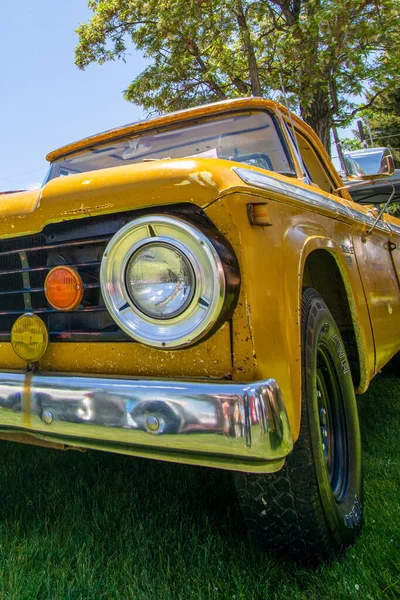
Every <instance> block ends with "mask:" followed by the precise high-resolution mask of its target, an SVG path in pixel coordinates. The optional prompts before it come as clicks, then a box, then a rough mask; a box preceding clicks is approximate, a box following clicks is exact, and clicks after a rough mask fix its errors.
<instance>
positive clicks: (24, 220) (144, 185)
mask: <svg viewBox="0 0 400 600" xmlns="http://www.w3.org/2000/svg"><path fill="white" fill-rule="evenodd" d="M234 165H235V163H232V162H230V161H224V160H219V159H208V158H199V159H192V158H184V159H176V160H175V159H174V160H162V161H154V162H145V163H138V164H134V165H125V166H122V167H114V168H109V169H101V170H98V171H89V172H86V173H81V174H78V175H70V176H68V177H59V178H56V179H52V180H51V181H49V182H48V183H47V184H46V185H45V186H44V187H43V188H42V189H41V190H33V191H28V192H20V193H15V194H7V195H4V196H1V197H0V224H1V235H0V237H10V236H12V237H14V236H18V235H25V234H32V233H38V232H40V231H41V230H42V229H43V227H45V225H47V224H49V223H56V222H59V221H66V220H69V219H77V218H84V217H88V216H94V215H97V214H103V213H114V212H120V211H124V210H132V209H135V208H146V207H149V206H155V205H156V206H162V205H166V204H177V203H182V202H185V203H192V204H196V205H197V206H199V207H200V208H205V207H206V206H208V205H209V204H210V203H212V202H214V201H215V200H216V199H217V198H218V197H219V196H220V195H221V194H222V193H223V192H226V191H227V190H228V189H232V188H238V187H243V186H245V184H244V183H243V182H242V180H241V179H240V178H239V177H238V176H237V175H236V173H235V172H234V171H233V170H232V167H233V166H234ZM236 166H237V165H236Z"/></svg>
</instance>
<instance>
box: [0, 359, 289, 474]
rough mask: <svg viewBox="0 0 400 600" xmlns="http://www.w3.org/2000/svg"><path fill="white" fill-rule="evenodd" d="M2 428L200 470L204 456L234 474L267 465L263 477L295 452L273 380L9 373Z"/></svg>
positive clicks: (3, 376)
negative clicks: (180, 460) (182, 460)
mask: <svg viewBox="0 0 400 600" xmlns="http://www.w3.org/2000/svg"><path fill="white" fill-rule="evenodd" d="M0 429H1V430H3V431H4V430H8V431H9V430H14V431H15V430H19V431H24V432H25V433H31V434H37V435H41V436H43V435H44V436H46V435H47V436H48V437H47V439H53V440H54V439H55V438H57V439H58V441H59V442H61V443H62V442H63V441H65V440H70V439H75V440H83V441H84V442H85V444H84V445H86V446H89V447H90V446H91V444H92V447H96V448H98V447H99V445H100V448H101V447H102V446H103V449H105V450H107V449H109V448H108V447H107V446H109V445H110V444H114V445H120V446H123V447H125V448H126V449H127V450H128V451H127V452H126V453H130V454H132V453H133V454H134V453H135V452H134V449H135V447H136V448H138V449H139V450H140V448H142V449H143V448H144V449H147V450H150V451H151V453H153V454H154V457H155V458H159V456H158V454H159V453H160V452H161V453H162V452H168V453H169V455H170V458H169V460H172V461H174V460H175V458H174V455H175V454H180V455H184V456H186V457H187V456H189V460H187V462H192V463H193V464H196V462H198V461H197V459H196V456H197V455H198V456H199V458H201V457H202V464H205V463H207V457H210V459H211V458H213V457H219V458H220V459H221V462H222V463H223V467H224V468H225V466H226V468H229V469H235V468H238V467H237V466H236V465H235V461H237V462H239V463H243V462H245V463H248V464H249V466H251V465H252V464H258V465H262V464H264V465H266V467H265V468H262V469H261V470H262V471H264V472H267V471H268V470H271V469H268V463H269V462H270V461H272V462H273V461H275V462H277V461H278V462H279V461H281V462H282V459H283V458H284V457H285V456H286V455H287V454H288V453H289V452H290V451H291V449H292V437H291V433H290V426H289V422H288V418H287V413H286V409H285V406H284V402H283V399H282V395H281V392H280V389H279V386H278V384H277V382H276V381H275V380H274V379H268V380H266V381H259V382H256V383H232V382H223V381H216V382H212V383H211V382H187V381H178V380H177V381H170V380H158V381H156V380H147V379H134V378H124V379H121V378H116V377H115V378H111V377H105V376H96V377H92V376H90V375H83V376H77V375H71V374H66V373H64V374H59V373H57V374H51V373H38V374H33V375H32V374H31V373H28V374H23V373H17V372H11V371H10V372H2V373H0ZM45 439H46V437H45ZM75 443H76V442H75ZM78 445H79V444H78ZM118 451H120V452H123V450H118ZM190 455H192V456H191V458H190ZM204 459H206V460H204ZM225 461H226V465H225V464H224V462H225ZM239 468H240V467H239ZM242 470H243V468H242ZM274 470H276V469H274Z"/></svg>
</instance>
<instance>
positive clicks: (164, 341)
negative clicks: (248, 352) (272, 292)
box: [100, 214, 239, 348]
mask: <svg viewBox="0 0 400 600" xmlns="http://www.w3.org/2000/svg"><path fill="white" fill-rule="evenodd" d="M222 257H223V258H222ZM236 265H237V262H236V258H235V256H234V254H233V251H232V250H231V249H230V248H229V247H228V244H223V243H222V242H221V241H220V240H217V239H216V237H215V232H209V234H208V235H207V234H206V233H205V232H204V231H203V230H201V229H199V228H197V227H196V226H195V225H192V224H191V223H188V222H187V221H184V220H183V219H180V218H178V217H170V216H167V215H153V214H152V215H147V216H144V217H139V218H137V219H135V220H134V221H131V222H130V223H128V224H127V225H125V226H124V227H122V229H120V230H119V231H118V232H117V233H116V234H115V235H114V237H113V238H112V239H111V240H110V242H109V244H108V246H107V248H106V250H105V252H104V255H103V259H102V262H101V270H100V282H101V291H102V295H103V298H104V302H105V305H106V307H107V309H108V311H109V313H110V315H111V317H112V318H113V319H114V321H115V322H116V323H117V325H118V326H119V327H120V328H121V329H122V330H123V331H125V333H127V334H128V335H129V336H130V337H132V338H134V339H135V340H137V341H139V342H142V343H144V344H147V345H149V346H153V347H155V348H181V347H183V346H187V345H189V344H193V343H194V342H196V341H198V340H200V339H201V338H202V337H204V336H205V335H207V334H209V333H211V332H212V331H213V330H214V328H215V327H217V326H218V323H219V322H220V320H221V319H223V318H229V314H230V311H231V310H232V307H233V305H234V302H235V300H236V297H237V294H236V290H237V288H238V282H239V276H238V269H237V267H236ZM226 273H228V274H229V281H227V280H226ZM232 274H233V276H232ZM232 280H235V281H236V283H235V284H234V285H232V284H231V281H232Z"/></svg>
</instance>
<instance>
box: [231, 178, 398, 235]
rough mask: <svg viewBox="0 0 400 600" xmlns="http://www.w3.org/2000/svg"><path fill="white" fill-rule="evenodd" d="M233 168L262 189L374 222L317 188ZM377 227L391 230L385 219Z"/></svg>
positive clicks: (387, 230) (251, 183) (352, 217)
mask: <svg viewBox="0 0 400 600" xmlns="http://www.w3.org/2000/svg"><path fill="white" fill-rule="evenodd" d="M232 169H233V171H235V173H236V174H237V175H238V176H239V177H240V179H241V180H242V181H244V182H245V183H247V184H249V185H254V186H255V187H258V188H261V189H265V190H270V191H272V192H275V193H280V194H283V195H284V196H288V197H289V198H293V199H294V200H299V201H300V202H305V203H307V204H311V205H312V206H315V207H318V208H324V209H325V210H328V211H330V212H331V213H333V215H334V216H338V215H340V216H344V217H347V218H348V219H352V220H353V221H358V222H359V223H362V224H366V225H373V224H374V221H375V219H373V218H372V217H369V216H368V215H365V214H364V213H362V212H360V211H358V210H357V209H356V208H352V207H350V206H346V205H344V204H341V203H340V202H336V201H335V200H333V199H331V198H328V197H327V196H325V195H324V194H320V193H319V192H317V191H316V190H306V189H304V188H303V187H300V186H298V185H296V184H295V183H289V182H286V181H281V180H280V179H276V178H275V177H273V176H271V175H267V174H264V173H257V172H256V171H251V170H250V169H243V168H241V167H232ZM377 229H381V230H383V231H386V232H389V227H388V226H387V224H385V222H384V221H381V222H380V223H378V225H377Z"/></svg>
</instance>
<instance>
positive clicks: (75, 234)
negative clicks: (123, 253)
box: [0, 212, 137, 341]
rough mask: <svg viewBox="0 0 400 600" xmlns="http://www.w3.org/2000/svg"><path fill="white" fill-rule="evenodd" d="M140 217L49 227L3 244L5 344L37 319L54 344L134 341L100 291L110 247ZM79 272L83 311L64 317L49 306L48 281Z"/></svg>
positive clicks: (0, 279) (0, 327)
mask: <svg viewBox="0 0 400 600" xmlns="http://www.w3.org/2000/svg"><path fill="white" fill-rule="evenodd" d="M134 216H137V213H132V212H130V213H119V214H117V215H102V216H100V217H89V218H85V219H76V220H73V221H67V222H64V223H57V224H52V225H48V226H47V227H45V228H44V229H43V231H42V232H41V233H40V234H36V235H29V236H23V237H18V238H11V239H6V240H0V341H9V340H10V331H11V328H12V326H13V324H14V322H15V321H16V319H17V318H18V317H19V316H20V315H22V314H24V313H28V312H29V313H34V314H37V315H39V316H40V318H41V319H42V320H43V321H44V322H45V323H46V325H47V328H48V331H49V336H50V340H51V341H95V340H98V341H122V340H127V339H129V340H130V339H131V338H129V337H128V336H126V334H125V333H123V332H122V331H121V330H120V329H119V327H118V326H117V325H116V323H115V322H114V321H113V320H112V318H111V317H110V315H109V314H108V311H107V309H106V308H105V306H104V302H103V298H102V295H101V290H100V264H101V259H102V256H103V252H104V250H105V247H106V245H107V243H108V241H109V240H110V238H111V237H112V236H113V234H114V233H115V232H116V231H117V230H118V229H120V227H122V226H123V225H124V224H125V223H127V222H129V221H130V220H131V219H132V218H133V217H134ZM59 265H69V266H70V267H73V268H74V269H76V270H77V271H78V273H79V274H80V276H81V278H82V281H83V284H84V293H83V298H82V302H81V304H80V306H79V307H77V308H76V309H75V310H73V311H71V312H59V311H57V310H55V309H54V308H52V307H51V306H50V304H49V303H48V302H47V300H46V297H45V294H44V281H45V278H46V275H47V274H48V272H49V271H50V270H51V269H52V268H53V267H55V266H59Z"/></svg>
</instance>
